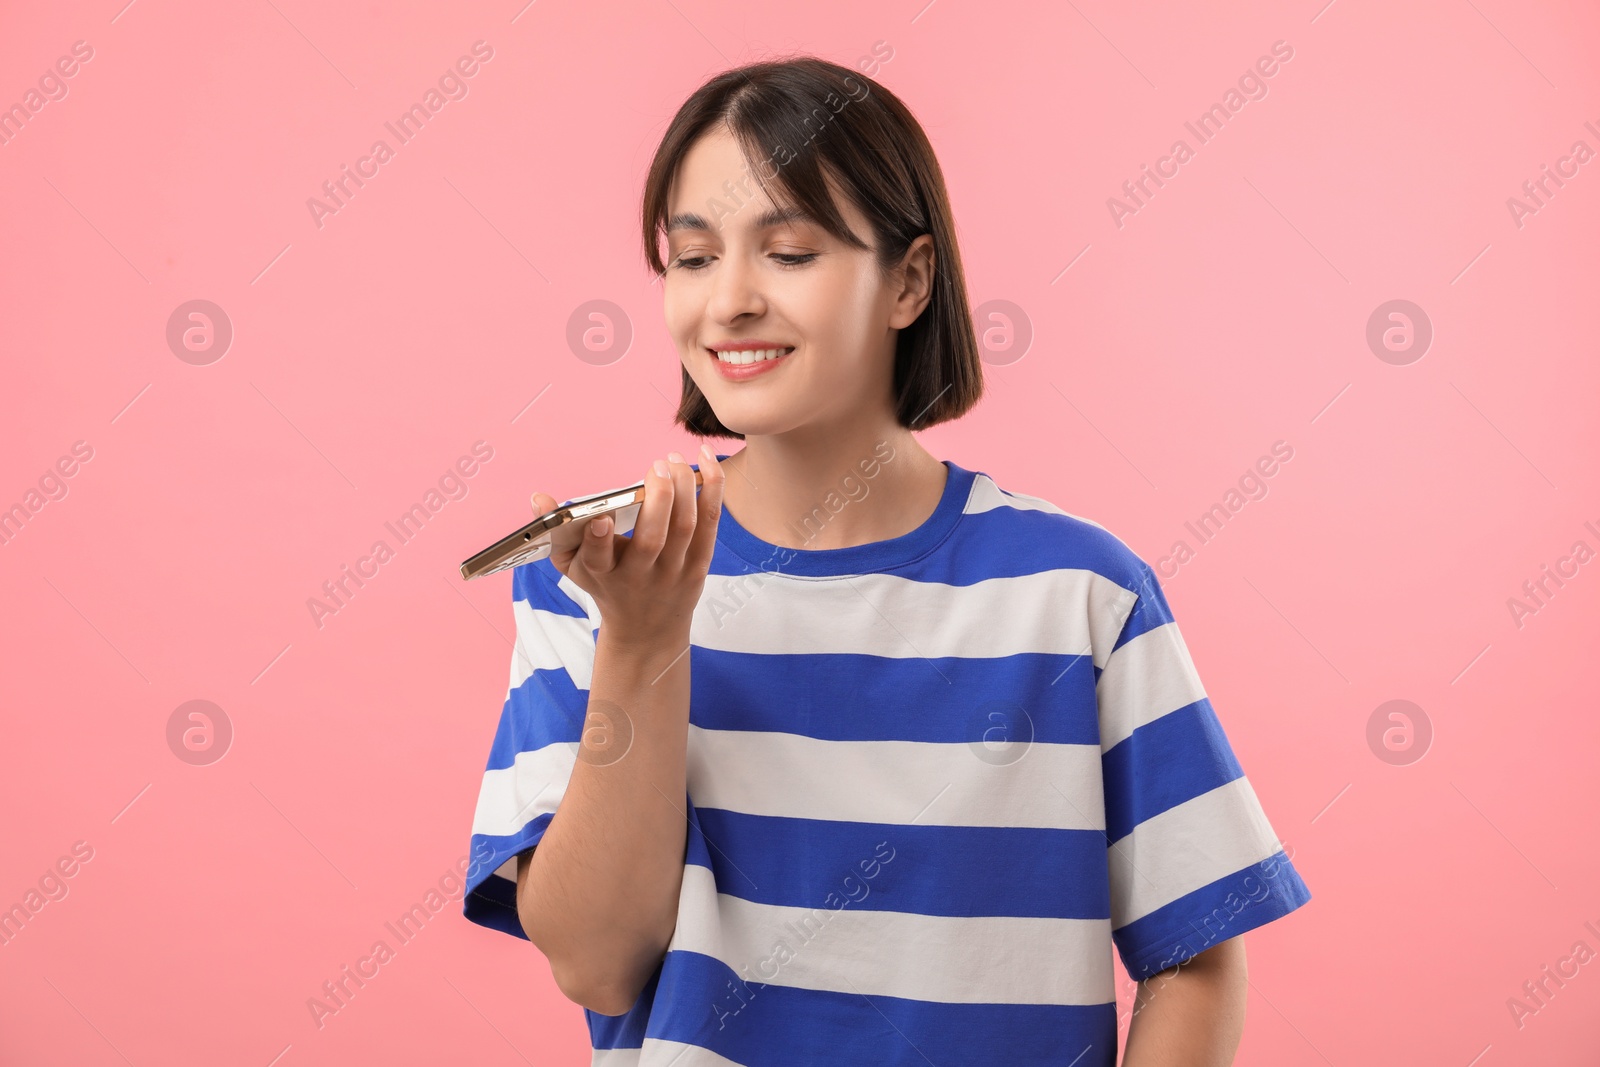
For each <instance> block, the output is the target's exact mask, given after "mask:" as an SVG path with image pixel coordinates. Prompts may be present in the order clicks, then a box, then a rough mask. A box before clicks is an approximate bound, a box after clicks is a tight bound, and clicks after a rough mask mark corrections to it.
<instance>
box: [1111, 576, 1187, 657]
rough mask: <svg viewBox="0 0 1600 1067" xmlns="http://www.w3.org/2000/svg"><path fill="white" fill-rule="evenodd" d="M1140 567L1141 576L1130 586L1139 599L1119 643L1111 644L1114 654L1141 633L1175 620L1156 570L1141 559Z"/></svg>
mask: <svg viewBox="0 0 1600 1067" xmlns="http://www.w3.org/2000/svg"><path fill="white" fill-rule="evenodd" d="M1140 567H1141V568H1142V570H1141V572H1140V574H1139V576H1138V577H1137V579H1136V580H1135V581H1134V582H1133V583H1132V584H1131V585H1130V586H1129V588H1131V589H1133V591H1134V592H1136V593H1138V594H1139V599H1138V600H1137V601H1135V602H1134V605H1133V610H1132V611H1130V612H1128V618H1127V620H1126V621H1124V622H1123V624H1122V633H1121V634H1120V635H1118V637H1117V643H1116V644H1114V645H1112V646H1111V652H1112V654H1113V655H1115V654H1116V652H1117V650H1118V649H1120V648H1121V647H1122V646H1123V645H1125V644H1127V643H1128V642H1129V641H1132V640H1133V639H1134V638H1135V637H1138V636H1139V635H1140V634H1145V633H1148V632H1150V631H1151V630H1154V629H1155V628H1156V627H1157V626H1165V625H1166V624H1167V623H1169V622H1172V621H1173V618H1172V606H1171V605H1169V604H1168V603H1167V594H1166V592H1165V591H1163V590H1162V588H1161V582H1160V580H1159V579H1157V578H1156V572H1155V571H1153V570H1151V569H1150V568H1149V567H1148V566H1146V565H1145V564H1144V563H1143V561H1140Z"/></svg>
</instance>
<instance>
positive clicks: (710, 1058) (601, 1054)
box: [589, 1037, 744, 1067]
mask: <svg viewBox="0 0 1600 1067" xmlns="http://www.w3.org/2000/svg"><path fill="white" fill-rule="evenodd" d="M589 1063H590V1067H744V1065H743V1064H741V1063H736V1062H734V1061H733V1060H730V1059H728V1058H727V1057H726V1056H719V1055H717V1054H716V1053H715V1052H712V1051H711V1050H710V1049H705V1048H701V1047H700V1046H699V1045H685V1044H684V1043H683V1042H681V1041H663V1040H662V1039H661V1038H659V1037H647V1038H645V1039H644V1049H643V1051H642V1054H641V1050H639V1049H636V1048H597V1049H595V1050H594V1055H593V1056H592V1057H591V1058H590V1060H589Z"/></svg>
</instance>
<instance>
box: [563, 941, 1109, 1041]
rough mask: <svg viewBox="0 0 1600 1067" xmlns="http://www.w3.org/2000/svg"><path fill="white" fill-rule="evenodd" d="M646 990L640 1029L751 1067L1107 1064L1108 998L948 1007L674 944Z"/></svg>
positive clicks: (651, 1035)
mask: <svg viewBox="0 0 1600 1067" xmlns="http://www.w3.org/2000/svg"><path fill="white" fill-rule="evenodd" d="M798 951H799V952H804V951H805V948H804V947H802V948H800V949H799V950H798ZM654 992H655V1003H654V1007H653V1008H652V1009H651V1011H650V1022H649V1025H648V1026H647V1028H646V1030H645V1036H648V1037H653V1038H660V1039H663V1040H667V1041H680V1042H683V1043H685V1044H690V1045H698V1046H700V1047H702V1048H709V1049H711V1050H712V1051H713V1052H715V1053H717V1054H718V1055H720V1056H725V1057H727V1058H728V1059H730V1060H733V1061H734V1062H736V1063H746V1064H758V1065H760V1067H816V1065H817V1064H823V1063H825V1064H829V1065H831V1067H854V1065H860V1067H902V1065H903V1067H928V1065H929V1064H930V1063H931V1064H936V1065H949V1067H966V1065H971V1064H1022V1063H1041V1064H1042V1063H1054V1064H1061V1065H1063V1067H1065V1065H1066V1064H1073V1067H1112V1065H1113V1064H1115V1062H1116V1053H1117V1014H1116V1011H1117V1007H1116V1004H1115V1003H1114V1002H1107V1003H1105V1004H1092V1005H1059V1004H951V1003H933V1002H929V1001H921V1000H906V999H902V998H900V997H886V996H876V995H867V994H863V993H835V992H826V991H822V990H814V989H796V988H793V987H788V986H781V985H770V984H769V985H762V984H759V983H756V982H748V983H747V982H746V981H745V980H744V979H742V978H741V977H740V976H739V975H738V974H736V973H735V972H734V970H733V969H732V968H731V967H728V966H727V965H726V964H724V963H722V962H721V961H720V960H716V959H713V958H712V957H710V956H703V955H701V954H699V953H695V952H681V951H673V952H670V953H668V954H667V957H666V959H665V961H664V962H663V964H662V966H661V970H660V976H659V982H658V984H657V985H656V988H655V991H654ZM619 1029H620V1028H619ZM591 1032H592V1027H591ZM600 1047H637V1044H634V1045H631V1046H600ZM1086 1050H1087V1051H1086Z"/></svg>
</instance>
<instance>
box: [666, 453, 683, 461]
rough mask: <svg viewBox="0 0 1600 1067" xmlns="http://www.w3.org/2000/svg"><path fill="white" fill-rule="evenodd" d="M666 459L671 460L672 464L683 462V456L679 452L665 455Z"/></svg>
mask: <svg viewBox="0 0 1600 1067" xmlns="http://www.w3.org/2000/svg"><path fill="white" fill-rule="evenodd" d="M667 458H668V459H670V460H672V462H674V463H682V462H683V455H682V453H679V452H668V453H667Z"/></svg>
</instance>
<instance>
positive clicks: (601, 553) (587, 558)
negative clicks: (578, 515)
mask: <svg viewBox="0 0 1600 1067" xmlns="http://www.w3.org/2000/svg"><path fill="white" fill-rule="evenodd" d="M614 529H615V524H614V523H613V522H612V519H611V516H610V515H596V516H595V517H594V518H592V519H590V520H589V521H588V522H587V523H585V524H584V531H583V544H581V545H579V546H578V554H577V556H576V559H577V561H578V563H579V564H580V565H581V566H582V567H583V569H584V570H586V571H588V572H589V573H590V574H608V573H610V571H611V569H612V568H613V567H615V566H616V565H617V537H616V535H615V533H614V532H613V530H614Z"/></svg>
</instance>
